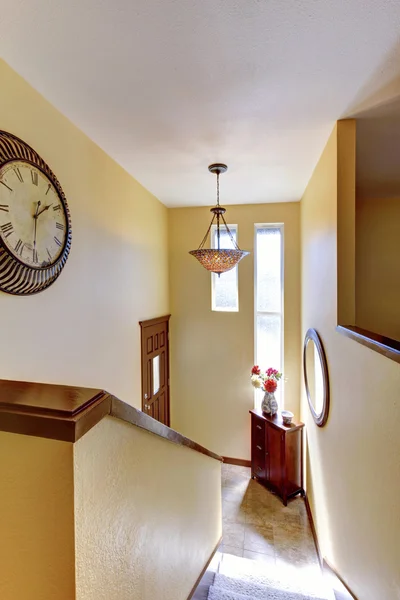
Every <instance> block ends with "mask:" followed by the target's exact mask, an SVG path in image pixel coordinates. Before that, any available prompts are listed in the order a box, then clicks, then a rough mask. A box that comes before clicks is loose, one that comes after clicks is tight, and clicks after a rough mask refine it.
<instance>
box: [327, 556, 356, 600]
mask: <svg viewBox="0 0 400 600" xmlns="http://www.w3.org/2000/svg"><path fill="white" fill-rule="evenodd" d="M322 563H323V570H326V571H328V573H329V574H330V575H331V576H333V577H336V579H337V580H338V581H340V583H341V584H342V586H343V587H344V589H345V590H346V592H347V593H348V594H349V600H350V598H351V599H352V600H357V598H356V596H355V595H354V594H353V592H352V591H351V589H350V588H349V586H348V585H347V583H346V582H345V581H343V579H342V578H341V577H340V575H339V573H337V571H336V570H335V569H334V568H333V567H331V565H330V564H329V563H328V561H327V560H326V558H324V559H323V561H322Z"/></svg>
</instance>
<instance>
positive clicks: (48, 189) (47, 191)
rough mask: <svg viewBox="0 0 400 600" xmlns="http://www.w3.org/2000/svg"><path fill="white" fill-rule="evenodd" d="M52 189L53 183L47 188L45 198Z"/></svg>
mask: <svg viewBox="0 0 400 600" xmlns="http://www.w3.org/2000/svg"><path fill="white" fill-rule="evenodd" d="M50 189H51V183H49V185H48V186H47V190H46V193H45V196H47V194H48V193H49V191H50Z"/></svg>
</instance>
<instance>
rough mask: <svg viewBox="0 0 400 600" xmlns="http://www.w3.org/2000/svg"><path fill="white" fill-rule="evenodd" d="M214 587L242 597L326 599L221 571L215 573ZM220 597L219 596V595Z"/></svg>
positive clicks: (256, 599)
mask: <svg viewBox="0 0 400 600" xmlns="http://www.w3.org/2000/svg"><path fill="white" fill-rule="evenodd" d="M213 586H214V588H216V590H222V591H223V592H224V593H228V592H229V593H230V594H233V597H235V595H239V596H240V597H241V598H242V597H243V598H246V600H249V599H250V598H252V599H254V600H264V599H267V598H268V599H270V600H325V597H324V596H322V597H320V598H318V597H316V596H309V595H308V594H302V593H299V592H294V591H293V590H288V589H281V588H277V587H275V586H274V585H271V586H269V585H268V586H266V585H259V584H257V583H253V582H250V581H243V580H242V579H236V578H235V579H234V578H233V577H226V575H222V574H221V573H217V574H216V575H215V579H214V583H213ZM217 597H218V596H217Z"/></svg>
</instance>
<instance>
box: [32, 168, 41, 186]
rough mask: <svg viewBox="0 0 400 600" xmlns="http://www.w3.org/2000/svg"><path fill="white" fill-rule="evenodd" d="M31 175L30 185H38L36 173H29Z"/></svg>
mask: <svg viewBox="0 0 400 600" xmlns="http://www.w3.org/2000/svg"><path fill="white" fill-rule="evenodd" d="M31 175H32V183H33V185H38V184H39V177H38V174H37V173H36V171H31Z"/></svg>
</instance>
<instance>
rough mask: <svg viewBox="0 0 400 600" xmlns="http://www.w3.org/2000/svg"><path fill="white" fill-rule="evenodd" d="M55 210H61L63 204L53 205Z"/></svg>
mask: <svg viewBox="0 0 400 600" xmlns="http://www.w3.org/2000/svg"><path fill="white" fill-rule="evenodd" d="M53 210H54V211H57V210H61V204H57V205H56V206H53Z"/></svg>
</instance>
